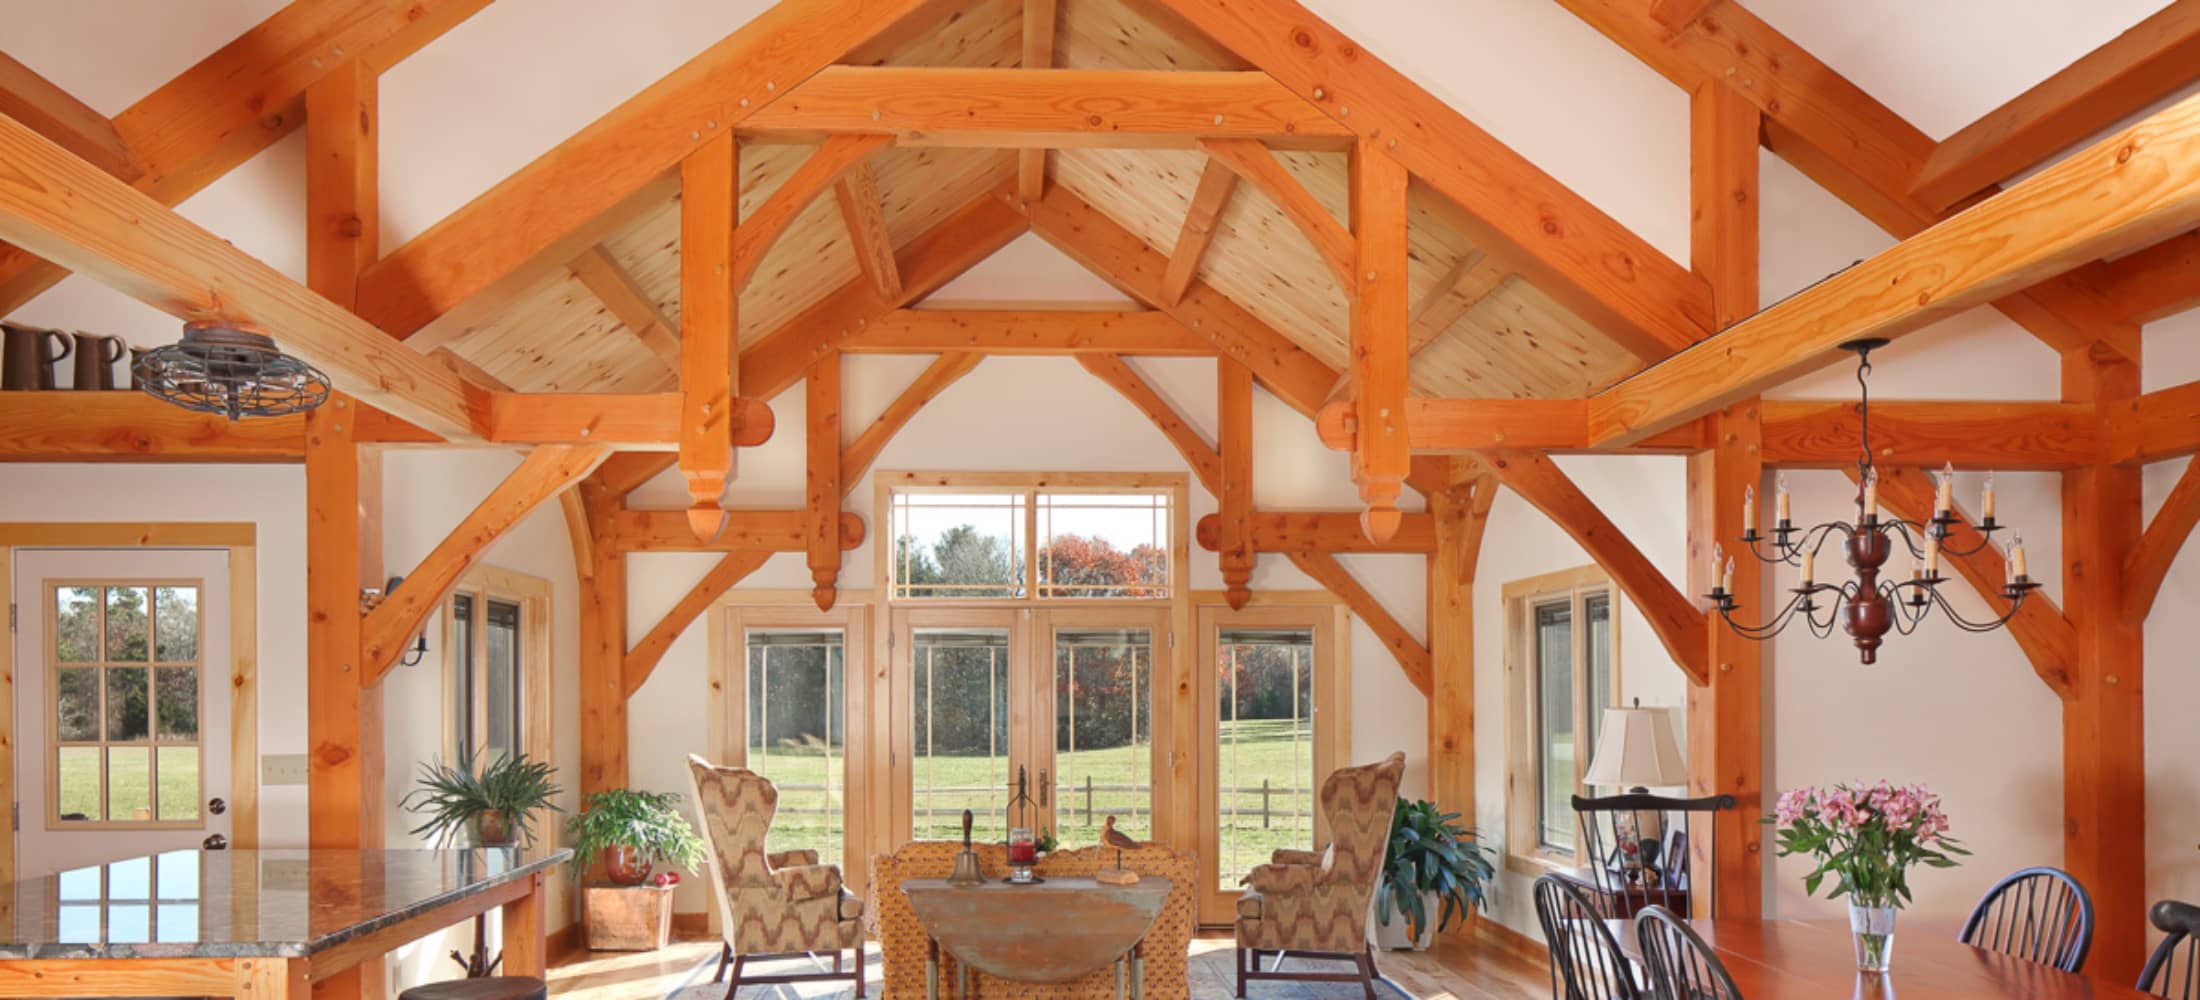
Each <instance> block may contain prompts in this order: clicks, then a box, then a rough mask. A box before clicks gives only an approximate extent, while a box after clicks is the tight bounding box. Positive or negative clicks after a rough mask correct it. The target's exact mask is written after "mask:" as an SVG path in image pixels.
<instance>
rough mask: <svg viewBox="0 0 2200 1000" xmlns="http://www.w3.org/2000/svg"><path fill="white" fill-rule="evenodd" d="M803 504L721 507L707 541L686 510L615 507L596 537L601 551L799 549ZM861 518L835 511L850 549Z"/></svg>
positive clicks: (803, 546)
mask: <svg viewBox="0 0 2200 1000" xmlns="http://www.w3.org/2000/svg"><path fill="white" fill-rule="evenodd" d="M809 518H810V514H809V511H806V510H751V509H746V508H744V509H739V510H729V511H727V512H726V527H725V529H724V530H722V531H720V532H719V533H718V537H716V538H713V539H711V540H710V541H708V542H699V541H696V539H695V532H694V531H693V530H691V529H690V528H689V527H688V524H687V511H685V510H618V511H614V512H612V513H611V514H610V515H609V517H608V518H606V521H605V525H604V531H603V532H602V533H601V534H599V535H598V536H597V539H596V541H597V543H598V544H599V545H601V546H604V547H605V550H606V551H609V552H614V553H625V552H745V551H758V552H803V551H806V550H807V549H808V548H809V542H808V538H807V536H806V534H805V533H806V532H807V530H808V527H809ZM863 531H864V528H863V518H862V517H860V516H858V515H857V514H855V513H853V512H851V511H842V512H841V514H840V544H841V547H842V548H843V549H851V550H852V549H854V548H856V547H857V546H859V545H862V544H863Z"/></svg>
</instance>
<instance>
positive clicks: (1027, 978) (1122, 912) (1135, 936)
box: [901, 875, 1170, 983]
mask: <svg viewBox="0 0 2200 1000" xmlns="http://www.w3.org/2000/svg"><path fill="white" fill-rule="evenodd" d="M1169 888H1170V886H1169V880H1168V879H1166V878H1163V877H1161V876H1159V875H1145V876H1142V877H1140V878H1139V880H1138V881H1137V882H1135V883H1133V884H1130V885H1107V884H1103V883H1099V882H1095V881H1094V880H1092V879H1090V878H1082V877H1077V876H1060V877H1056V876H1048V878H1047V880H1046V881H1044V882H1039V883H1034V884H1028V885H1012V884H1009V883H1007V882H1004V881H1001V880H1000V879H987V880H986V881H984V882H982V883H980V884H978V885H971V886H953V885H948V884H947V881H946V880H945V879H934V878H913V879H908V880H906V881H904V882H902V884H901V891H902V893H903V894H904V895H907V896H908V897H909V908H910V909H911V910H913V911H915V913H916V915H917V922H918V923H921V924H923V925H924V932H925V933H926V934H928V935H930V936H931V938H932V940H934V941H936V942H938V943H939V946H940V947H941V948H944V949H946V950H947V951H948V952H949V953H950V954H952V955H954V956H955V957H956V958H958V959H961V960H962V961H965V962H968V963H970V965H971V967H972V968H975V969H978V970H979V971H982V972H985V973H987V974H989V975H992V976H996V977H999V978H1001V979H1010V980H1015V981H1017V982H1024V983H1058V982H1064V981H1067V980H1071V979H1075V978H1077V977H1079V976H1082V975H1085V974H1086V973H1088V972H1091V971H1093V970H1095V969H1101V968H1105V967H1107V965H1108V964H1109V963H1111V962H1113V961H1115V960H1116V959H1118V958H1121V957H1122V955H1123V953H1124V952H1126V951H1129V950H1130V949H1131V947H1132V946H1133V945H1136V944H1137V943H1138V941H1139V939H1140V938H1143V937H1145V936H1146V932H1147V931H1148V930H1151V929H1152V928H1153V924H1154V919H1155V918H1156V917H1158V916H1160V915H1161V908H1162V906H1163V905H1164V904H1166V903H1167V901H1168V897H1169Z"/></svg>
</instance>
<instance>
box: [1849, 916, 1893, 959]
mask: <svg viewBox="0 0 2200 1000" xmlns="http://www.w3.org/2000/svg"><path fill="white" fill-rule="evenodd" d="M1894 915H1895V909H1894V907H1892V906H1866V905H1862V904H1859V903H1857V902H1856V901H1854V900H1851V901H1850V902H1849V933H1850V934H1851V935H1853V936H1854V937H1855V938H1856V967H1857V968H1858V969H1860V970H1862V971H1865V972H1885V971H1887V967H1888V965H1890V964H1892V963H1893V962H1894Z"/></svg>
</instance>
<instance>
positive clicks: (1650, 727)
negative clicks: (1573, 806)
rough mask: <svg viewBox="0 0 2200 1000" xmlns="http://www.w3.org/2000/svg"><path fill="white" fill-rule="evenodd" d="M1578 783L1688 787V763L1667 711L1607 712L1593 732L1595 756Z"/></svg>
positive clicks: (1621, 709) (1660, 709) (1629, 786)
mask: <svg viewBox="0 0 2200 1000" xmlns="http://www.w3.org/2000/svg"><path fill="white" fill-rule="evenodd" d="M1581 780H1582V782H1583V783H1585V784H1590V785H1609V786H1612V787H1615V788H1633V787H1642V788H1654V787H1659V786H1670V785H1685V784H1687V783H1688V763H1687V762H1686V761H1684V760H1682V759H1681V747H1680V741H1679V740H1677V739H1675V738H1674V735H1673V710H1672V709H1670V708H1643V707H1641V706H1636V707H1634V708H1607V709H1605V710H1604V722H1603V724H1602V725H1601V726H1599V727H1598V728H1597V750H1596V756H1595V757H1593V758H1591V759H1590V761H1589V773H1588V774H1586V775H1583V776H1582V779H1581Z"/></svg>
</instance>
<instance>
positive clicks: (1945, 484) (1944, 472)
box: [1933, 462, 1956, 517]
mask: <svg viewBox="0 0 2200 1000" xmlns="http://www.w3.org/2000/svg"><path fill="white" fill-rule="evenodd" d="M1955 481H1956V465H1955V463H1954V462H1950V463H1948V464H1947V465H1945V466H1942V467H1941V470H1940V491H1939V493H1937V494H1936V495H1935V496H1934V497H1933V515H1934V516H1935V517H1938V516H1940V515H1942V514H1946V513H1948V505H1949V504H1950V503H1951V502H1952V501H1951V499H1950V497H1949V494H1950V493H1951V492H1952V491H1953V490H1954V488H1955Z"/></svg>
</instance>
